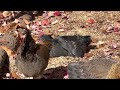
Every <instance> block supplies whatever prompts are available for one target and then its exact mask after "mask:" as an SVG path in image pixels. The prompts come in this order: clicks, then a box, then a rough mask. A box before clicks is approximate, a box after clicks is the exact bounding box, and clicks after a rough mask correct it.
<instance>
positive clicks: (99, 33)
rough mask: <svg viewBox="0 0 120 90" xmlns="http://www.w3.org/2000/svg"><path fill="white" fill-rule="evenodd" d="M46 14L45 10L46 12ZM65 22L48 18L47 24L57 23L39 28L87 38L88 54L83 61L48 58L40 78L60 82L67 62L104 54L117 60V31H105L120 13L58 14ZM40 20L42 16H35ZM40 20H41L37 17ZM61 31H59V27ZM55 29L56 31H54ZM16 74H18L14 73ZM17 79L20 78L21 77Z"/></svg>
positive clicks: (119, 40) (119, 35)
mask: <svg viewBox="0 0 120 90" xmlns="http://www.w3.org/2000/svg"><path fill="white" fill-rule="evenodd" d="M47 12H49V11H47ZM61 14H62V15H63V14H65V15H66V16H67V18H68V19H66V18H62V17H61V16H57V17H51V18H49V20H50V21H51V22H53V21H55V20H57V21H58V22H57V23H56V24H50V27H44V28H42V29H43V30H44V31H46V32H50V33H53V35H54V36H57V35H76V34H79V35H82V36H85V35H90V36H91V38H92V40H93V42H92V43H91V46H92V47H93V46H95V47H94V48H91V49H90V51H89V52H88V53H87V54H85V57H83V58H73V57H63V56H61V57H56V58H50V60H49V64H48V67H47V68H46V70H45V73H44V76H45V77H46V78H47V79H63V77H64V76H65V74H66V72H67V65H68V64H69V63H71V62H79V61H81V60H84V59H87V60H90V59H92V58H94V57H97V56H100V55H105V56H111V57H112V58H114V59H115V60H120V31H119V29H118V31H115V29H114V30H113V31H111V32H109V27H110V26H111V25H112V26H113V27H115V26H116V25H117V27H118V28H120V27H119V26H120V25H119V20H120V12H119V11H72V12H69V11H62V12H61ZM39 17H42V16H39ZM39 19H40V20H42V18H39ZM61 27H62V28H63V31H59V28H61ZM57 30H58V31H57ZM10 62H11V68H12V70H11V71H12V72H14V71H17V72H18V70H16V69H13V67H15V65H14V60H10ZM18 75H20V74H18ZM21 78H24V77H22V76H21Z"/></svg>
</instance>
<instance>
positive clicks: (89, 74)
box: [68, 56, 117, 79]
mask: <svg viewBox="0 0 120 90" xmlns="http://www.w3.org/2000/svg"><path fill="white" fill-rule="evenodd" d="M115 63H117V61H116V60H113V59H111V58H110V57H105V56H102V57H96V58H94V59H92V60H89V61H88V60H87V61H80V62H74V63H70V64H69V65H68V75H69V79H107V77H108V72H109V71H110V70H111V67H112V65H113V64H115Z"/></svg>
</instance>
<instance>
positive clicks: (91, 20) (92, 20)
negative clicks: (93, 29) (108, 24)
mask: <svg viewBox="0 0 120 90" xmlns="http://www.w3.org/2000/svg"><path fill="white" fill-rule="evenodd" d="M87 22H88V23H90V24H93V23H94V22H95V20H94V19H89V20H87Z"/></svg>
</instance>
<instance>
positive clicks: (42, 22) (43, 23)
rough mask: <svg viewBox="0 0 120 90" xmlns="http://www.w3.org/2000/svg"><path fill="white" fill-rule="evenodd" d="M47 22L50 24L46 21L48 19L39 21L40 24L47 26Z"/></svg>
mask: <svg viewBox="0 0 120 90" xmlns="http://www.w3.org/2000/svg"><path fill="white" fill-rule="evenodd" d="M49 24H50V22H49V21H48V19H44V20H42V21H41V25H42V26H48V25H49Z"/></svg>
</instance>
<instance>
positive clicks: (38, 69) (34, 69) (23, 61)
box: [15, 29, 51, 79]
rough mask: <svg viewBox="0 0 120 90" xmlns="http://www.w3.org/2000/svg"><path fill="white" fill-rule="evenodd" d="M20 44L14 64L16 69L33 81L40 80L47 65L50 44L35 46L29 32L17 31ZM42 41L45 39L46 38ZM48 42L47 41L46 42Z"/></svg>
mask: <svg viewBox="0 0 120 90" xmlns="http://www.w3.org/2000/svg"><path fill="white" fill-rule="evenodd" d="M18 33H19V35H20V37H22V43H21V44H20V46H19V48H18V50H17V56H16V60H15V64H16V66H17V68H18V69H19V70H20V71H21V72H22V73H23V74H24V75H25V76H27V77H33V78H34V79H40V78H42V74H43V71H44V69H45V68H46V67H47V65H48V61H49V52H50V49H51V43H49V42H47V43H45V45H40V46H39V45H37V44H36V43H35V41H34V40H33V38H32V37H31V34H30V31H29V30H22V29H21V30H19V31H18ZM42 39H44V41H45V39H47V38H46V36H45V38H44V36H43V37H42ZM47 41H48V40H47Z"/></svg>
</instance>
